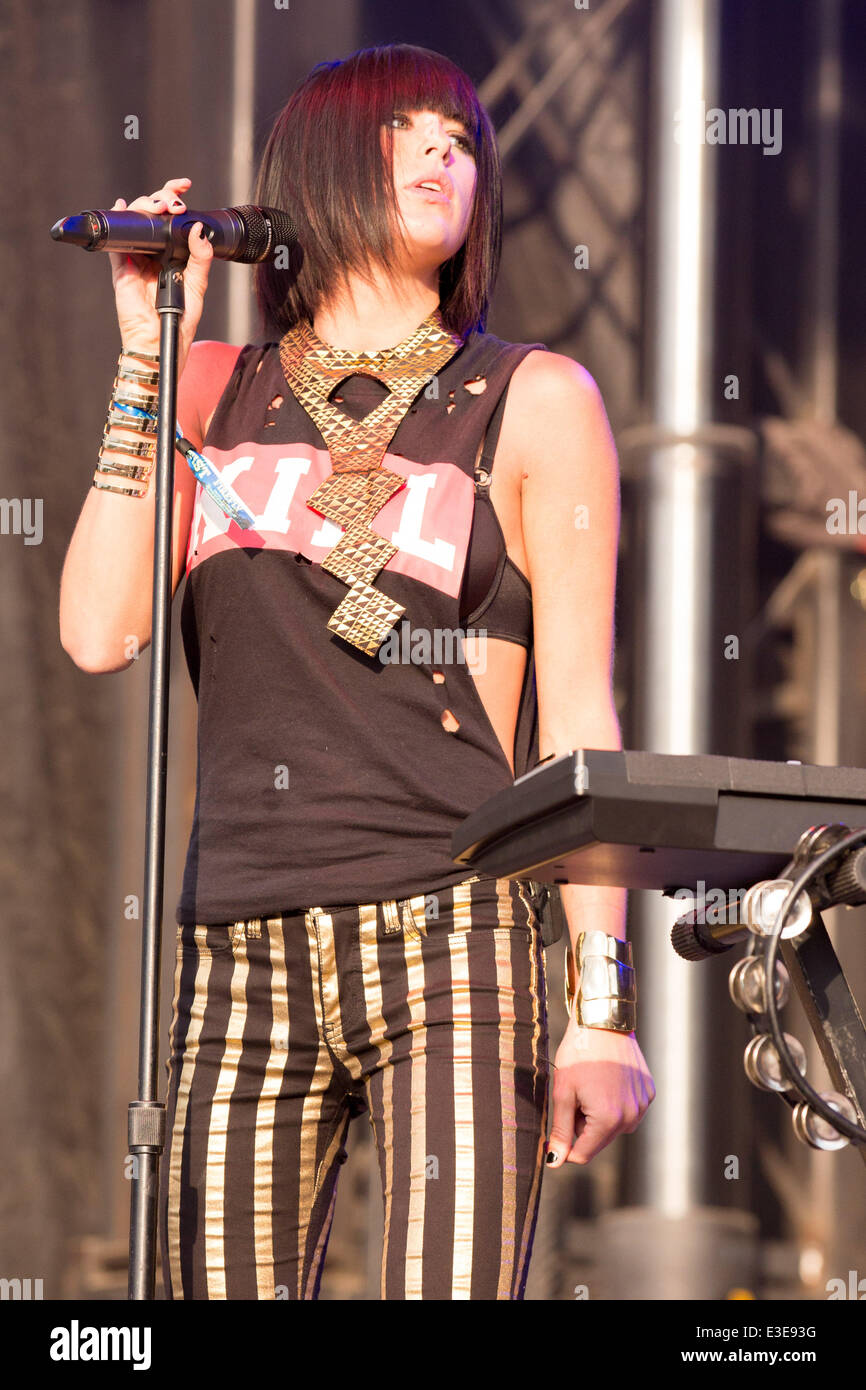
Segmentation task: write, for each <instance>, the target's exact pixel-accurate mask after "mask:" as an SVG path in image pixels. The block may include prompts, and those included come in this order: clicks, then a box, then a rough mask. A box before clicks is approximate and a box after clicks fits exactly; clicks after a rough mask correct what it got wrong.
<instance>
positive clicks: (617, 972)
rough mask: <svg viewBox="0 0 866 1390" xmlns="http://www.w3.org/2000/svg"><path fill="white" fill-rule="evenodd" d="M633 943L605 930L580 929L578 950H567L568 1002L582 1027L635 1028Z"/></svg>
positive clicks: (617, 1030)
mask: <svg viewBox="0 0 866 1390" xmlns="http://www.w3.org/2000/svg"><path fill="white" fill-rule="evenodd" d="M636 999H637V991H636V988H635V978H634V966H633V964H632V950H631V943H630V942H628V941H621V940H620V939H619V937H618V936H608V935H607V933H606V932H603V931H584V932H580V933H579V934H578V937H577V941H576V942H575V949H574V950H572V948H571V946H566V949H565V1004H566V1008H567V1009H568V1014H569V1017H570V1018H572V1019H574V1021H575V1023H577V1024H579V1025H580V1026H581V1027H582V1028H608V1029H610V1030H612V1031H613V1032H615V1033H633V1032H634V1029H635V1006H636Z"/></svg>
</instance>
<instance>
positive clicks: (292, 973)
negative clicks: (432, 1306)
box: [160, 875, 549, 1299]
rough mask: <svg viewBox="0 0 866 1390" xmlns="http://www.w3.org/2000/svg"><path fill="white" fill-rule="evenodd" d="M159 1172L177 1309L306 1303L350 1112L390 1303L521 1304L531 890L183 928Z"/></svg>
mask: <svg viewBox="0 0 866 1390" xmlns="http://www.w3.org/2000/svg"><path fill="white" fill-rule="evenodd" d="M170 1043H171V1051H170V1057H169V1061H168V1064H167V1069H168V1094H167V1122H168V1135H169V1139H168V1144H167V1150H166V1154H165V1156H164V1158H163V1162H162V1165H161V1171H160V1189H161V1191H160V1250H161V1258H162V1268H163V1279H164V1284H165V1292H166V1297H167V1298H190V1299H238V1298H240V1299H279V1298H289V1299H315V1298H316V1297H317V1296H318V1291H319V1284H320V1280H321V1275H322V1267H323V1263H324V1259H325V1252H326V1249H327V1243H328V1236H329V1233H330V1228H331V1221H332V1218H333V1212H334V1202H335V1198H336V1192H337V1177H338V1174H339V1169H340V1164H341V1163H342V1162H343V1160H344V1159H345V1157H346V1149H345V1147H344V1146H345V1141H346V1136H347V1131H348V1127H349V1123H350V1121H351V1119H352V1117H353V1116H354V1115H357V1114H360V1113H362V1112H365V1111H366V1112H367V1113H368V1114H369V1118H370V1123H371V1126H372V1129H373V1135H374V1138H375V1144H376V1149H377V1153H378V1163H379V1171H380V1176H381V1183H382V1193H383V1200H384V1215H385V1231H384V1249H383V1260H382V1286H381V1287H382V1298H383V1299H422V1298H428V1299H429V1298H433V1299H470V1298H473V1299H475V1298H481V1299H521V1298H522V1297H523V1294H524V1287H525V1283H526V1275H527V1269H528V1262H529V1256H530V1252H531V1248H532V1239H533V1234H534V1230H535V1221H536V1215H537V1210H538V1199H539V1195H540V1189H541V1178H542V1171H543V1158H544V1148H545V1136H546V1128H547V1106H548V1069H549V1064H548V1053H547V1047H548V1035H547V1003H546V980H545V970H544V954H543V950H542V944H541V929H540V922H539V920H538V917H537V915H536V913H535V911H534V908H533V903H532V900H531V899H530V896H529V891H528V887H527V885H526V884H524V883H523V882H519V881H517V880H512V879H494V878H490V877H486V878H485V877H479V876H478V875H475V876H474V877H473V878H470V879H467V880H465V881H464V882H462V883H458V884H456V885H455V886H454V887H452V888H448V889H445V890H442V891H441V892H440V893H438V894H427V895H425V894H419V895H418V896H416V897H413V898H409V899H405V900H403V901H401V902H398V901H394V900H392V901H387V902H380V903H368V904H362V905H360V906H350V907H339V908H328V909H325V908H320V907H313V908H309V909H307V910H300V911H296V912H289V913H285V914H283V915H282V916H277V917H271V918H268V919H250V920H248V921H246V922H236V923H227V924H222V925H219V926H198V925H193V924H189V925H185V926H181V927H178V941H177V968H176V976H175V991H174V1001H173V1017H172V1025H171V1036H170Z"/></svg>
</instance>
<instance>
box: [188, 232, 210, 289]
mask: <svg viewBox="0 0 866 1390" xmlns="http://www.w3.org/2000/svg"><path fill="white" fill-rule="evenodd" d="M201 232H202V224H201V222H193V224H192V226H191V227H190V229H189V236H188V237H187V245H188V246H189V260H188V261H187V265H186V270H185V271H184V277H183V278H184V285H185V286H186V289H187V292H188V293H193V294H198V295H199V296H203V295H204V292H205V290H206V289H207V283H208V277H209V276H210V267H211V261H212V260H213V247H212V246H211V244H210V242H209V241H208V239H207V237H203V236H202V235H201Z"/></svg>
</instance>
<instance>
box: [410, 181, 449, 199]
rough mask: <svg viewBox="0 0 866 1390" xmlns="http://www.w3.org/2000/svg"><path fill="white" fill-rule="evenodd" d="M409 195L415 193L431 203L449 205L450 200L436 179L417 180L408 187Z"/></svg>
mask: <svg viewBox="0 0 866 1390" xmlns="http://www.w3.org/2000/svg"><path fill="white" fill-rule="evenodd" d="M409 192H410V193H417V195H418V196H419V198H424V199H426V200H427V201H428V202H431V203H450V201H451V199H450V197H449V196H448V194H447V193H446V192H445V191H444V189H443V188H442V186H441V184H440V183H438V182H437V180H436V179H419V180H418V182H417V183H411V184H410V185H409Z"/></svg>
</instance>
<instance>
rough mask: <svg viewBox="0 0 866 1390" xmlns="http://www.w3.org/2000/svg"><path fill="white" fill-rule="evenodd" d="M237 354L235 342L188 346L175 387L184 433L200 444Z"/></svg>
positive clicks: (214, 342)
mask: <svg viewBox="0 0 866 1390" xmlns="http://www.w3.org/2000/svg"><path fill="white" fill-rule="evenodd" d="M240 351H241V349H240V347H238V346H235V344H234V343H220V342H217V341H215V340H214V339H209V338H204V339H202V340H201V341H197V342H194V343H193V344H192V346H191V347H190V350H189V355H188V357H187V359H186V364H185V366H184V370H183V376H182V377H181V379H180V383H179V386H178V418H179V420H180V424H181V428H182V429H183V430H184V433H185V434H187V435H188V437H189V438H193V439H194V438H195V437H197V438H198V442H199V444H201V442H202V441H203V439H204V437H205V435H206V434H207V431H208V428H209V426H210V422H211V420H212V419H213V414H214V411H215V410H216V407H217V403H218V401H219V398H220V396H221V395H222V393H223V391H224V390H225V388H226V385H227V383H228V380H229V377H230V376H231V374H232V372H233V370H234V366H235V363H236V362H237V360H238V354H239V353H240ZM190 429H191V430H192V431H193V434H192V435H190V433H189V431H190Z"/></svg>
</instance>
